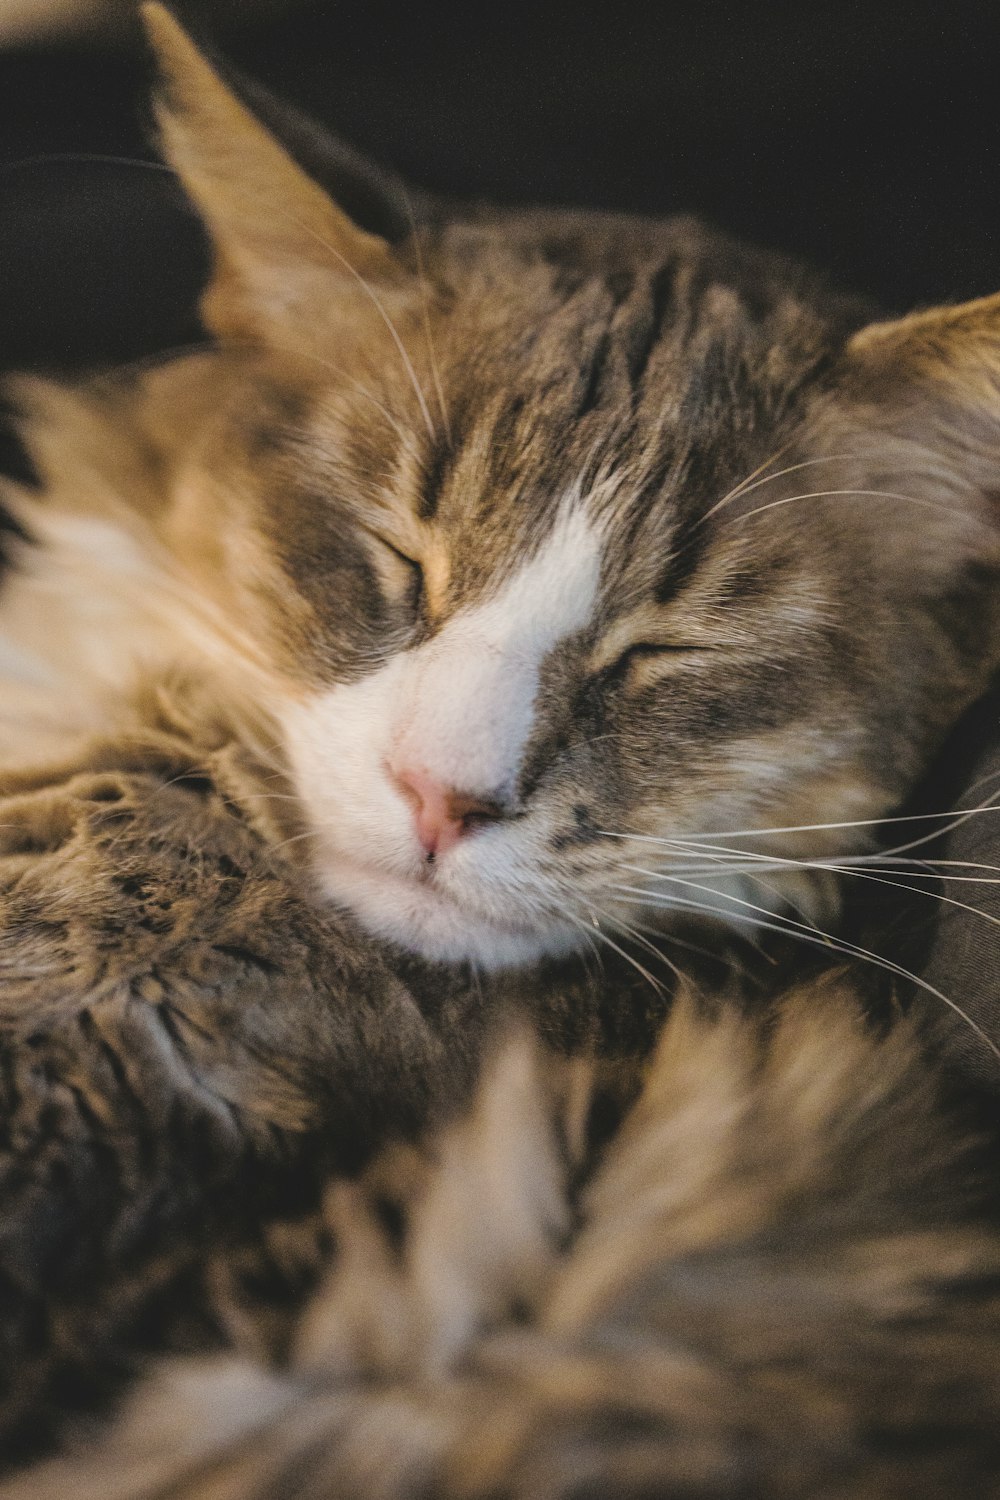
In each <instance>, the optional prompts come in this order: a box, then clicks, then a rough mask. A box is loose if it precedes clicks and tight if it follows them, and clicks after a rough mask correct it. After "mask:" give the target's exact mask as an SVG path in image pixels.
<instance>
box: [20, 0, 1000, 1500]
mask: <svg viewBox="0 0 1000 1500" xmlns="http://www.w3.org/2000/svg"><path fill="white" fill-rule="evenodd" d="M145 14H146V19H147V24H148V26H149V29H150V32H151V35H152V37H153V41H154V44H155V47H156V50H157V53H158V56H159V60H160V65H161V69H162V75H163V87H162V92H161V96H160V102H159V120H160V127H161V131H162V137H163V143H164V148H165V151H166V154H167V157H168V159H169V161H170V162H171V164H172V165H173V167H174V168H175V170H176V171H177V172H178V173H179V175H180V177H181V180H182V182H183V183H184V185H185V187H186V189H187V191H188V193H189V194H190V196H191V199H192V201H193V202H194V204H195V205H196V207H197V209H198V211H199V212H200V214H201V215H202V217H203V219H204V222H205V225H206V227H207V230H208V232H209V235H210V237H211V241H212V244H213V247H214V253H215V273H214V276H213V279H212V283H211V286H210V288H209V291H208V293H207V296H206V299H205V304H204V311H205V318H206V322H207V325H208V327H209V329H210V330H211V332H212V334H213V335H214V337H215V339H216V344H215V346H214V347H213V348H212V349H211V350H207V351H203V352H200V353H198V354H194V355H188V356H184V357H179V358H176V359H174V360H171V361H170V362H168V363H166V364H165V365H163V366H162V367H160V368H158V369H156V370H154V371H148V372H145V373H139V374H136V373H135V372H132V373H131V374H127V375H122V376H116V377H114V378H110V379H105V380H103V381H98V382H95V383H93V384H91V385H88V386H85V387H84V388H82V389H80V390H75V391H67V390H63V389H59V388H56V387H51V386H46V385H41V384H38V383H23V384H22V385H21V387H20V400H21V403H22V405H23V407H24V409H25V411H26V414H27V416H26V433H27V438H28V441H29V442H30V445H31V448H32V453H33V456H34V458H35V461H36V464H37V467H38V470H39V473H40V476H41V480H42V485H41V489H40V492H38V493H37V494H33V493H29V492H26V491H23V492H18V493H13V492H12V493H11V495H10V504H11V506H12V508H13V509H14V510H15V512H16V514H17V515H18V517H19V518H20V520H21V522H22V524H23V527H24V530H25V533H26V540H25V542H24V544H23V546H22V547H21V549H20V552H19V555H18V557H17V559H16V562H17V567H16V569H15V571H14V572H13V574H12V576H11V577H10V578H9V579H8V581H7V583H6V585H5V590H4V593H3V595H2V596H0V625H2V627H3V642H2V656H0V665H2V669H3V686H2V699H0V712H2V716H3V720H4V724H5V730H6V746H5V750H4V759H5V763H6V764H7V766H8V767H9V769H8V770H7V771H6V772H5V773H4V776H3V793H4V808H3V814H2V818H0V822H2V828H0V881H2V901H0V921H2V928H3V946H2V950H0V965H2V969H0V974H2V983H0V1025H2V1028H3V1054H2V1059H0V1060H2V1064H3V1069H2V1073H0V1104H2V1116H3V1119H4V1124H5V1134H4V1139H3V1159H2V1175H0V1183H2V1188H0V1192H2V1199H0V1204H2V1214H0V1223H2V1226H3V1227H2V1231H0V1289H2V1295H3V1299H4V1304H5V1307H6V1308H7V1312H6V1314H5V1317H4V1331H3V1343H2V1346H0V1361H2V1367H0V1376H2V1380H3V1405H2V1409H0V1414H2V1419H3V1431H4V1434H5V1441H6V1444H7V1453H8V1454H9V1456H10V1458H11V1459H12V1460H13V1459H18V1458H24V1457H27V1456H31V1455H34V1454H36V1453H37V1452H38V1451H39V1450H40V1449H41V1448H42V1447H43V1446H44V1445H45V1444H46V1443H47V1442H49V1440H50V1439H52V1438H53V1437H57V1436H58V1437H59V1438H60V1439H61V1441H62V1442H63V1444H64V1445H65V1444H67V1443H68V1444H70V1445H71V1448H70V1451H69V1453H68V1456H67V1452H66V1451H64V1453H63V1456H61V1457H58V1458H55V1459H52V1460H49V1461H47V1462H45V1463H42V1464H40V1465H37V1466H35V1467H34V1468H29V1469H26V1470H23V1471H22V1472H21V1473H19V1474H18V1475H15V1476H13V1477H11V1478H10V1479H9V1481H8V1482H7V1484H6V1486H5V1487H3V1490H2V1493H3V1494H4V1495H5V1496H10V1497H15V1496H16V1497H25V1500H27V1497H29V1496H34V1497H42V1496H64V1495H68V1494H73V1495H74V1496H75V1497H76V1500H86V1497H93V1500H98V1497H100V1500H109V1497H112V1496H115V1497H129V1500H139V1497H149V1500H152V1497H153V1496H166V1495H168V1494H169V1495H170V1496H172V1497H174V1496H176V1497H187V1500H193V1497H196V1496H197V1497H202V1500H209V1497H212V1500H223V1497H225V1500H229V1497H232V1500H236V1497H239V1500H265V1497H267V1500H277V1497H278V1496H281V1497H296V1500H307V1497H310V1500H319V1497H334V1496H336V1497H341V1496H343V1497H352V1500H353V1497H360V1496H364V1497H373V1500H374V1497H379V1500H382V1497H385V1500H389V1497H392V1500H402V1497H404V1496H405V1497H417V1496H419V1497H431V1496H439V1497H450V1500H459V1497H463V1500H472V1497H482V1500H486V1497H500V1496H511V1497H513V1496H521V1497H524V1500H528V1497H532V1500H540V1497H543V1496H545V1497H549V1496H551V1497H557V1496H558V1497H566V1500H569V1497H570V1496H573V1497H578V1500H583V1497H584V1496H587V1497H594V1496H598V1495H601V1496H605V1495H607V1496H610V1495H614V1496H616V1497H617V1496H626V1497H634V1500H639V1497H652V1496H666V1495H671V1496H673V1495H676V1496H681V1495H683V1496H686V1497H693V1496H701V1497H706V1500H707V1497H722V1496H726V1497H729V1496H733V1497H735V1496H741V1497H750V1496H756V1495H760V1494H767V1495H769V1496H775V1497H779V1496H802V1497H804V1496H809V1497H810V1500H813V1497H819V1496H830V1497H833V1496H837V1497H845V1496H854V1497H862V1496H864V1497H870V1496H874V1495H876V1494H877V1495H879V1496H880V1497H881V1496H898V1497H900V1500H902V1497H904V1496H906V1497H913V1496H918V1495H919V1496H938V1495H940V1496H946V1495H948V1496H950V1495H953V1494H955V1493H960V1492H963V1490H964V1491H968V1492H969V1493H975V1494H977V1495H988V1494H1000V1293H998V1288H1000V1235H998V1234H997V1232H996V1229H995V1228H994V1227H992V1222H991V1217H990V1215H991V1212H992V1210H993V1209H994V1208H995V1206H996V1194H995V1192H992V1194H991V1184H990V1179H989V1173H988V1172H986V1173H984V1171H983V1161H984V1160H986V1161H988V1160H989V1156H988V1154H987V1155H985V1156H984V1154H983V1153H984V1151H985V1146H984V1143H983V1142H982V1141H979V1142H977V1143H974V1144H971V1143H970V1142H969V1141H968V1140H967V1139H965V1138H964V1137H963V1135H962V1132H961V1130H960V1129H959V1128H958V1127H956V1126H955V1125H954V1124H953V1123H952V1122H951V1121H950V1120H949V1118H948V1117H947V1115H946V1114H945V1113H944V1112H943V1111H942V1109H941V1108H940V1107H939V1100H938V1096H939V1093H940V1089H939V1085H938V1083H937V1081H936V1079H935V1076H934V1072H933V1069H932V1066H931V1065H930V1064H929V1063H928V1062H927V1061H926V1060H925V1059H924V1057H923V1055H922V1049H921V1047H920V1045H919V1043H918V1033H917V1029H916V1027H915V1026H914V1025H912V1024H911V1023H910V1022H909V1021H907V1020H901V1019H898V1018H896V1019H894V1020H892V1022H891V1024H889V1023H885V1024H882V1025H880V1026H874V1025H871V1024H869V1022H868V1020H867V1019H866V998H867V997H866V996H865V995H863V994H862V993H861V989H860V980H856V979H855V977H854V976H853V975H852V974H850V973H844V972H841V973H829V972H828V973H820V974H818V975H813V976H811V977H810V976H806V974H805V964H804V962H800V963H794V962H793V963H789V961H788V959H787V955H783V956H782V962H781V963H780V964H779V965H776V966H772V967H773V972H772V973H771V974H770V976H769V978H768V980H767V982H766V984H765V983H764V982H763V981H761V980H759V979H758V978H752V979H744V978H743V977H742V970H741V969H740V967H739V966H738V965H735V964H730V963H729V960H730V958H731V955H732V953H733V951H734V948H735V946H736V945H737V944H738V942H739V940H740V934H741V933H745V932H747V931H750V932H753V931H759V932H767V931H769V930H770V929H771V928H776V929H777V930H778V931H779V932H787V933H790V934H793V935H795V936H798V937H800V938H802V939H804V940H805V941H806V942H813V943H816V942H819V943H821V944H822V943H824V942H827V941H828V945H829V946H828V951H829V952H830V953H832V954H834V955H837V957H838V958H839V957H841V956H842V955H843V954H845V953H846V954H857V953H859V952H860V950H859V948H858V947H857V945H856V944H855V943H854V942H853V941H851V940H848V939H844V938H840V939H838V938H831V939H829V940H827V939H825V938H823V937H821V936H820V933H821V932H822V930H823V929H825V928H826V927H827V926H829V925H830V924H832V923H834V922H835V921H836V919H837V903H838V884H837V879H838V871H839V869H840V867H841V866H842V863H843V861H844V860H845V859H856V858H859V857H861V858H863V857H864V856H865V854H866V852H867V851H870V850H871V849H872V848H873V847H874V834H875V831H876V828H877V825H878V824H879V822H880V821H881V820H883V819H884V818H885V817H886V816H887V815H889V814H891V813H892V812H893V810H894V809H896V808H898V807H899V805H900V804H901V803H902V802H903V801H904V799H905V798H906V796H907V795H908V793H909V792H910V790H911V789H912V788H913V786H914V785H915V784H916V782H917V781H918V779H919V777H920V776H921V774H922V773H923V771H924V770H925V768H926V766H927V764H928V762H929V760H930V758H931V756H932V755H933V754H934V752H935V751H936V749H937V748H938V747H939V745H940V744H941V742H942V740H943V738H944V736H945V734H946V733H947V731H948V730H949V729H950V727H951V726H952V725H953V724H954V722H955V720H956V719H957V717H958V716H959V714H960V713H961V712H962V711H963V710H964V709H965V708H966V707H967V706H968V705H969V704H970V703H971V702H973V701H974V700H975V699H976V698H977V697H978V696H979V695H980V694H981V693H982V692H983V691H984V690H985V688H986V686H987V685H988V683H989V681H990V678H991V676H992V674H993V673H994V671H995V669H996V667H997V664H998V661H1000V631H998V624H1000V620H998V613H1000V587H998V573H1000V515H998V512H997V501H996V473H997V461H998V458H1000V298H996V299H987V300H985V301H982V302H978V303H974V304H971V305H968V306H965V307H958V308H947V309H943V310H936V311H932V312H927V313H922V314H918V315H916V316H914V317H911V318H907V319H904V320H903V321H901V322H896V323H880V322H872V321H871V314H870V313H869V311H868V310H867V309H865V308H864V307H862V306H861V305H860V304H858V303H856V302H854V301H851V300H848V299H845V298H842V297H839V296H836V295H834V294H832V293H830V292H829V291H828V290H827V289H826V288H825V286H824V285H823V284H822V283H821V282H820V281H819V280H818V279H817V278H816V277H815V276H813V275H812V274H810V273H808V272H807V271H805V270H803V269H802V268H800V267H798V266H796V265H793V264H791V263H788V262H785V261H784V260H781V259H779V258H777V257H775V256H773V255H769V254H765V253H763V252H760V251H757V250H754V249H751V248H748V247H746V246H744V245H740V244H735V243H733V242H732V241H730V240H728V239H726V238H725V237H724V236H722V235H719V234H717V233H714V232H712V231H709V230H707V229H704V228H702V227H700V226H699V225H697V224H694V223H691V222H688V221H680V222H679V221H670V222H666V223H658V222H647V221H642V220H636V219H631V218H619V217H610V216H601V215H595V214H573V213H568V212H552V213H546V212H541V211H532V212H530V213H529V212H525V213H513V212H512V213H493V212H487V211H469V212H455V211H453V210H451V211H449V212H447V213H445V212H444V211H443V210H436V209H434V208H430V209H428V211H427V212H426V213H422V214H421V216H420V221H419V222H414V224H413V226H412V233H407V234H406V235H405V236H403V237H402V239H401V240H399V241H398V242H397V243H392V244H390V243H389V241H388V240H386V239H384V238H380V237H378V236H376V235H375V234H373V233H372V232H370V231H369V230H366V229H362V228H359V227H358V226H357V225H355V224H354V223H352V222H351V221H350V220H349V219H348V218H347V216H346V215H345V214H344V213H343V212H342V211H341V209H340V208H338V206H337V204H336V203H335V202H334V201H333V199H332V198H331V197H330V196H328V194H327V193H326V192H325V191H324V190H323V189H322V188H321V187H320V186H319V184H318V183H317V181H315V180H314V179H313V178H311V177H310V176H308V175H307V174H306V173H305V172H304V171H303V170H302V169H301V168H300V167H299V166H297V165H296V163H295V162H294V161H293V159H292V157H291V156H289V155H288V154H287V153H286V152H285V150H284V148H283V147H282V146H281V145H280V144H279V143H278V141H277V140H276V138H275V137H274V136H273V135H272V134H270V133H269V131H268V130H266V129H265V128H264V127H263V126H262V125H261V124H260V123H259V122H258V120H257V119H256V118H255V117H254V115H253V114H251V113H250V112H249V111H248V109H247V108H246V107H245V106H244V105H243V104H241V103H240V102H239V100H238V99H237V98H236V97H235V95H234V94H233V93H232V92H231V91H230V90H229V89H228V88H227V87H226V86H225V85H224V84H223V83H222V82H221V81H220V78H219V77H218V76H217V74H216V73H215V72H214V71H213V69H212V68H211V67H210V66H209V65H208V63H207V62H206V61H205V60H204V58H203V57H202V56H201V55H200V54H199V53H198V52H197V51H196V50H195V48H194V47H193V46H192V44H191V43H190V41H189V40H188V39H187V38H186V37H185V35H184V34H183V33H182V32H181V31H180V29H179V28H178V26H177V25H176V23H175V22H174V21H173V20H172V19H171V18H170V16H169V15H168V14H167V13H166V12H165V11H164V10H163V9H162V8H161V7H159V6H157V5H148V6H147V7H146V8H145ZM692 936H694V937H695V938H696V939H697V942H698V943H699V944H700V945H701V946H705V945H706V944H707V945H708V947H709V948H710V949H711V950H712V952H713V953H714V954H715V955H716V958H717V961H716V963H715V966H714V970H712V965H711V961H710V962H709V963H708V964H707V965H706V966H705V967H703V968H702V969H699V970H698V972H699V973H700V974H701V975H702V982H701V984H700V985H697V984H695V983H693V982H692V981H691V980H690V979H684V978H682V977H680V975H678V978H677V983H676V986H674V985H673V984H672V983H671V985H668V984H667V982H666V981H667V979H668V978H669V977H670V976H669V972H668V969H670V968H672V967H673V960H674V959H676V960H677V962H678V963H679V964H683V966H684V968H685V970H692V971H693V965H694V964H695V963H697V962H701V961H700V960H698V959H697V956H696V955H693V954H691V953H690V952H689V949H688V947H687V946H685V945H686V944H688V943H689V942H690V941H691V939H692ZM599 945H602V946H599ZM604 947H607V948H608V949H610V952H609V953H608V955H607V961H606V963H604V964H603V965H602V966H600V967H595V965H594V963H593V956H594V953H595V952H596V953H597V955H598V956H601V954H602V952H603V951H604ZM808 951H809V950H808V949H807V952H808ZM668 955H669V963H668V957H667V956H668ZM689 960H690V963H689ZM665 965H666V967H665ZM765 967H766V966H765ZM890 967H891V965H890ZM708 972H713V973H714V980H713V983H712V985H711V987H706V983H705V980H704V974H705V973H708ZM925 988H926V987H925ZM671 991H672V993H671ZM927 998H928V1003H929V1004H934V1005H937V1004H938V1003H939V1002H942V1001H945V1000H946V998H947V997H944V996H941V995H938V994H937V992H934V993H933V994H932V995H930V996H928V997H927ZM884 1019H885V1018H884V1017H883V1021H884ZM657 1036H658V1037H659V1039H658V1040H657ZM983 1045H984V1047H989V1045H990V1044H989V1042H988V1040H987V1039H986V1038H983ZM484 1058H485V1063H484V1062H483V1059H484ZM165 1349H172V1350H173V1351H175V1353H176V1354H180V1353H183V1357H178V1358H175V1359H174V1360H172V1361H168V1362H160V1363H158V1364H154V1366H153V1369H152V1373H151V1374H150V1375H149V1376H148V1379H147V1380H146V1382H145V1384H143V1385H142V1386H141V1388H140V1389H139V1390H138V1393H137V1394H135V1395H134V1396H133V1397H131V1398H130V1400H131V1405H129V1406H127V1407H126V1409H125V1410H124V1413H123V1414H122V1415H120V1416H119V1417H118V1419H117V1420H116V1422H115V1423H114V1424H113V1425H111V1426H110V1427H109V1428H107V1429H101V1428H100V1427H99V1425H98V1421H97V1416H96V1415H95V1412H96V1410H97V1408H98V1407H100V1405H101V1402H102V1400H103V1398H104V1396H105V1395H108V1396H110V1395H111V1394H113V1392H114V1391H115V1390H117V1389H118V1388H119V1386H120V1383H121V1381H122V1380H123V1379H124V1378H126V1377H127V1376H129V1375H131V1374H133V1373H134V1372H135V1369H136V1362H137V1360H138V1359H139V1358H140V1356H141V1355H143V1354H148V1353H151V1352H154V1351H162V1350H165ZM199 1351H200V1352H199ZM74 1420H75V1429H76V1430H75V1431H74ZM95 1429H96V1433H95ZM67 1430H69V1435H68V1436H67ZM73 1445H76V1446H75V1447H73Z"/></svg>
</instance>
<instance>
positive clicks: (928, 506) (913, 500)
mask: <svg viewBox="0 0 1000 1500" xmlns="http://www.w3.org/2000/svg"><path fill="white" fill-rule="evenodd" d="M848 495H853V496H865V495H867V496H870V497H871V496H875V497H878V498H880V499H884V500H905V501H907V502H908V503H909V504H910V505H918V506H922V507H923V508H924V509H925V510H937V511H944V512H952V513H954V507H952V506H947V505H942V504H941V503H940V502H939V501H937V500H928V499H926V497H924V496H921V495H904V494H901V493H900V492H899V491H898V490H847V489H845V490H809V491H807V492H806V493H804V494H801V495H785V496H784V497H783V498H782V499H780V500H769V501H768V502H767V504H766V505H757V506H755V507H754V509H753V510H747V511H740V512H739V513H738V514H737V515H735V516H733V517H732V518H731V524H733V525H735V523H736V522H737V521H749V520H750V518H751V517H752V516H762V515H763V514H764V512H765V511H768V510H776V509H777V508H778V507H779V506H781V505H792V504H794V503H795V502H796V501H797V500H823V499H830V498H834V497H836V496H848Z"/></svg>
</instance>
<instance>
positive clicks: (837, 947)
mask: <svg viewBox="0 0 1000 1500" xmlns="http://www.w3.org/2000/svg"><path fill="white" fill-rule="evenodd" d="M672 878H673V879H674V880H675V881H676V882H677V883H678V884H680V885H683V886H687V887H689V888H690V889H692V890H696V891H702V892H705V893H706V894H708V895H710V896H717V895H719V894H720V893H719V892H717V891H713V890H712V889H711V887H710V886H701V885H698V884H697V883H695V882H692V881H688V880H684V879H683V878H682V877H680V876H675V877H672ZM615 889H617V890H621V891H625V892H629V893H630V894H632V895H636V896H645V897H646V898H647V901H648V897H649V892H648V890H643V889H641V888H639V887H635V886H631V887H630V886H617V887H615ZM723 899H724V900H725V901H727V902H730V903H734V904H735V905H737V906H741V907H744V908H745V909H746V910H747V911H750V912H754V913H760V914H761V917H762V918H763V920H759V919H757V918H752V919H749V920H753V921H754V922H755V924H756V925H757V926H761V927H763V928H764V929H765V930H770V931H774V932H779V933H788V934H789V936H798V937H799V938H800V940H802V941H806V942H811V943H813V944H814V945H816V946H817V947H823V948H829V949H832V950H833V951H834V952H837V953H844V954H846V955H847V956H848V957H853V958H862V959H865V960H866V961H868V962H870V963H873V964H874V965H875V966H876V967H877V968H881V969H884V970H885V971H886V973H889V974H895V975H897V976H898V977H899V978H901V979H906V980H908V981H909V982H910V983H912V984H915V985H916V986H917V988H918V989H921V990H923V991H924V992H925V993H926V994H928V995H931V996H932V997H933V998H934V999H936V1000H940V1001H941V1002H942V1004H944V1005H946V1006H947V1007H948V1009H949V1010H952V1011H954V1012H955V1014H956V1015H957V1016H959V1017H961V1019H962V1020H963V1021H964V1022H965V1023H966V1024H967V1025H968V1026H969V1028H970V1029H971V1030H972V1031H973V1032H975V1034H976V1036H978V1037H979V1039H980V1040H981V1041H982V1042H983V1043H984V1044H985V1045H986V1046H987V1047H988V1048H989V1050H990V1051H991V1052H992V1053H993V1054H994V1056H995V1057H996V1058H997V1061H998V1062H1000V1047H998V1046H997V1045H996V1043H995V1042H994V1041H993V1040H992V1039H991V1038H990V1037H989V1036H987V1034H986V1032H985V1031H984V1030H983V1029H982V1027H981V1026H979V1025H977V1023H976V1022H975V1021H974V1020H973V1019H972V1017H971V1016H969V1015H967V1014H966V1012H965V1011H964V1010H963V1009H962V1007H961V1006H960V1005H958V1004H957V1003H956V1002H955V1001H954V1000H952V999H951V998H950V997H949V996H948V995H945V994H944V993H943V992H942V991H941V990H939V989H938V988H937V987H936V986H935V985H933V984H930V983H929V982H928V980H926V979H924V978H922V977H921V976H920V975H919V974H914V973H913V972H912V971H911V970H910V969H907V968H905V967H904V966H903V965H902V964H898V963H896V962H895V960H894V959H889V958H886V957H885V956H884V955H882V954H878V953H873V952H872V951H871V950H870V949H868V948H864V947H862V946H861V945H860V944H858V943H852V942H850V941H849V940H848V939H847V938H842V937H841V938H835V937H833V936H832V935H831V934H830V933H828V932H823V931H822V930H821V929H819V928H816V927H812V926H806V924H805V923H803V922H796V921H795V920H794V919H793V918H791V917H782V916H780V915H779V914H777V913H775V912H770V911H768V910H767V908H766V907H763V906H756V905H755V904H754V903H753V902H752V901H744V900H742V899H741V898H740V897H738V896H729V895H725V896H723ZM648 904H649V905H652V906H655V905H656V904H657V903H656V900H655V899H654V900H653V901H648ZM667 904H669V903H667ZM703 909H707V910H711V911H714V915H716V916H723V917H724V916H726V915H727V912H726V909H725V907H720V906H716V907H714V908H703ZM728 915H729V916H730V917H732V916H733V915H734V913H732V912H729V913H728Z"/></svg>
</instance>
